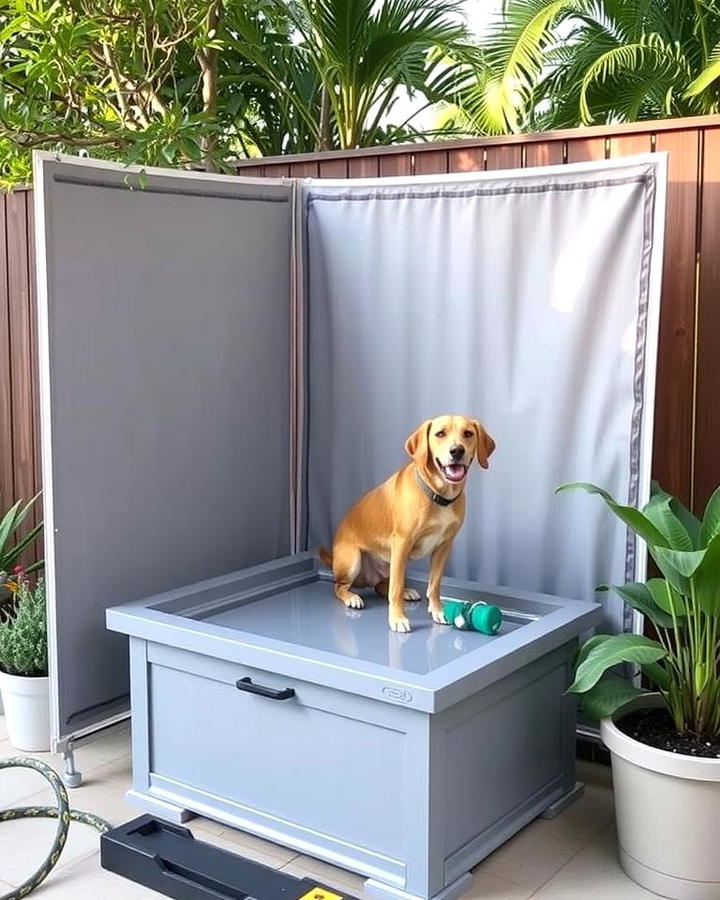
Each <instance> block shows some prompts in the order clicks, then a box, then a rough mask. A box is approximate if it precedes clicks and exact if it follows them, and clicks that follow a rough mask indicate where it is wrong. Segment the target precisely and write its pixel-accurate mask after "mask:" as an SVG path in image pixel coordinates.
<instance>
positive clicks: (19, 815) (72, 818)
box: [0, 756, 112, 900]
mask: <svg viewBox="0 0 720 900" xmlns="http://www.w3.org/2000/svg"><path fill="white" fill-rule="evenodd" d="M15 768H18V769H34V770H35V771H36V772H39V773H40V774H41V775H42V776H43V777H44V778H46V779H47V780H48V781H49V782H50V786H51V787H52V789H53V791H54V792H55V799H56V801H57V806H20V807H18V808H17V809H0V822H9V821H10V820H11V819H57V820H58V826H57V831H56V832H55V839H54V840H53V842H52V846H51V847H50V852H49V853H48V855H47V856H46V857H45V859H44V861H43V863H42V865H41V866H39V867H38V869H37V870H36V871H35V872H33V874H32V875H31V876H30V877H29V878H28V879H27V880H26V881H24V882H23V883H22V884H21V885H20V887H17V888H13V889H12V890H11V891H10V893H9V894H3V895H2V896H0V900H22V898H23V897H27V895H28V894H30V893H32V892H33V891H34V890H35V888H36V887H38V886H39V885H40V884H42V882H43V881H44V880H45V879H46V878H47V877H48V875H49V874H50V872H51V871H52V869H53V867H54V866H56V865H57V861H58V859H59V858H60V854H61V853H62V850H63V847H64V846H65V841H66V840H67V834H68V829H69V827H70V822H82V823H83V825H90V827H91V828H95V829H97V830H98V831H99V832H100V833H101V834H104V833H105V832H106V831H110V829H111V828H112V825H110V823H109V822H106V821H105V819H101V818H100V816H94V815H93V814H92V813H86V812H78V811H76V810H72V809H70V802H69V801H68V795H67V791H66V790H65V785H64V784H63V783H62V781H61V780H60V777H59V776H58V774H57V772H55V770H54V769H51V768H50V766H48V765H46V764H45V763H44V762H41V761H40V760H39V759H33V758H32V757H27V756H14V757H10V758H9V759H0V769H15Z"/></svg>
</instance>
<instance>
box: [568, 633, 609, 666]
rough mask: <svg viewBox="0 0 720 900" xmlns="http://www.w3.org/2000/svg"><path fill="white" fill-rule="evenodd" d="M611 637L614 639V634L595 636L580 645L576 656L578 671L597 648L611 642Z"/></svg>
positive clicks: (575, 662) (575, 664) (575, 663)
mask: <svg viewBox="0 0 720 900" xmlns="http://www.w3.org/2000/svg"><path fill="white" fill-rule="evenodd" d="M611 637H614V635H612V634H595V635H593V636H592V637H591V638H588V639H587V640H586V641H585V642H584V643H583V644H581V645H580V647H579V649H578V651H577V653H576V654H575V661H574V666H575V669H576V670H577V667H578V666H579V665H580V664H581V663H582V662H584V661H585V659H587V656H588V654H589V653H590V651H591V650H593V649H594V648H595V647H597V646H599V645H600V644H603V643H605V641H609V640H610V638H611Z"/></svg>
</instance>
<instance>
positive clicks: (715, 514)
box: [700, 487, 720, 547]
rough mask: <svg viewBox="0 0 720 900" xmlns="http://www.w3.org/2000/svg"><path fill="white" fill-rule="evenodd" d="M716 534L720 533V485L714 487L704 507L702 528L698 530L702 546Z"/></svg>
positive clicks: (705, 545)
mask: <svg viewBox="0 0 720 900" xmlns="http://www.w3.org/2000/svg"><path fill="white" fill-rule="evenodd" d="M716 534H720V487H718V488H716V489H715V491H714V493H713V495H712V497H710V499H709V500H708V502H707V506H706V507H705V514H704V515H703V521H702V529H701V530H700V541H701V544H702V546H703V547H707V545H708V544H709V543H710V541H711V540H712V539H713V538H714V537H715V535H716Z"/></svg>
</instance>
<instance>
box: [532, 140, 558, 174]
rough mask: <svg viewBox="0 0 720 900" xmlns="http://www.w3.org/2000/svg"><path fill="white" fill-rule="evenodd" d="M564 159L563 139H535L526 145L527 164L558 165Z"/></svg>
mask: <svg viewBox="0 0 720 900" xmlns="http://www.w3.org/2000/svg"><path fill="white" fill-rule="evenodd" d="M562 161H563V142H562V141H534V142H532V143H530V144H526V145H525V166H526V167H527V168H531V167H532V166H557V165H560V163H562Z"/></svg>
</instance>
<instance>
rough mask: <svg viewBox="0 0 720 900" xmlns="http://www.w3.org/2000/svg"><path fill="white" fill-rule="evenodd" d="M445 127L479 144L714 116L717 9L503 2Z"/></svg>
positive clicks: (678, 3) (696, 3)
mask: <svg viewBox="0 0 720 900" xmlns="http://www.w3.org/2000/svg"><path fill="white" fill-rule="evenodd" d="M480 49H481V52H482V56H483V66H482V68H479V69H478V70H477V76H478V77H477V79H476V80H475V81H474V82H472V83H469V84H468V85H467V86H466V87H465V88H464V89H463V90H462V91H460V92H459V93H458V96H457V98H456V105H455V106H454V107H453V109H452V113H451V115H450V116H449V117H446V120H449V121H453V122H454V123H455V124H456V125H458V126H459V127H461V128H464V129H465V130H467V131H470V132H472V131H475V130H481V131H482V132H484V133H488V134H504V133H508V132H518V131H537V130H544V129H552V128H570V127H575V126H577V125H582V124H590V123H603V122H605V123H613V122H623V121H636V120H638V119H657V118H664V117H668V116H685V115H703V114H708V113H716V112H718V111H720V0H653V2H648V0H505V2H504V3H503V6H502V11H501V13H500V14H499V16H498V18H497V20H496V22H495V23H494V25H493V27H492V28H491V29H490V32H489V34H488V35H487V37H486V38H484V39H483V41H482V43H481V47H480Z"/></svg>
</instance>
